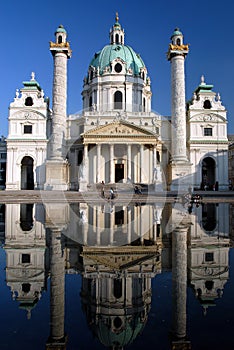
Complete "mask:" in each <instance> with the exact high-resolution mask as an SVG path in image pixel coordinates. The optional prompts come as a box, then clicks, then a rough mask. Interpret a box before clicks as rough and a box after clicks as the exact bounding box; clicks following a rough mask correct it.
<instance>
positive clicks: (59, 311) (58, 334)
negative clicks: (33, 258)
mask: <svg viewBox="0 0 234 350" xmlns="http://www.w3.org/2000/svg"><path fill="white" fill-rule="evenodd" d="M50 232H51V241H50V273H51V276H50V281H51V282H50V336H49V339H48V341H47V344H46V349H66V336H65V334H64V311H65V310H64V292H65V289H64V256H63V252H62V248H61V230H60V229H59V228H57V227H56V228H51V229H50Z"/></svg>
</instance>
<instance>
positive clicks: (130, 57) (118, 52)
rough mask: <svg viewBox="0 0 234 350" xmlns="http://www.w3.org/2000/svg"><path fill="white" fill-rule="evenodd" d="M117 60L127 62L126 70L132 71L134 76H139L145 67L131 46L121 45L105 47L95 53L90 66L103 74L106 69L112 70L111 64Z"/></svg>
mask: <svg viewBox="0 0 234 350" xmlns="http://www.w3.org/2000/svg"><path fill="white" fill-rule="evenodd" d="M115 59H120V60H121V61H123V62H126V70H127V71H128V70H129V69H131V70H132V74H133V75H138V74H139V73H140V69H141V68H144V67H145V64H144V62H143V61H142V59H141V57H140V56H139V55H138V54H136V53H135V51H134V50H133V49H132V48H131V47H130V46H127V45H121V44H112V45H106V46H104V48H103V49H102V50H101V51H99V52H97V53H95V55H94V57H93V59H92V61H91V63H90V66H92V67H95V68H96V69H97V68H99V73H100V74H102V73H103V71H104V69H105V68H106V67H110V68H111V62H112V61H114V60H115Z"/></svg>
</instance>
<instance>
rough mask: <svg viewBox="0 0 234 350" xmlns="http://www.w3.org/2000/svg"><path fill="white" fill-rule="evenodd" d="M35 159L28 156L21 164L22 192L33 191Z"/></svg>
mask: <svg viewBox="0 0 234 350" xmlns="http://www.w3.org/2000/svg"><path fill="white" fill-rule="evenodd" d="M33 189H34V179H33V159H32V157H29V156H26V157H24V158H23V159H22V162H21V190H33Z"/></svg>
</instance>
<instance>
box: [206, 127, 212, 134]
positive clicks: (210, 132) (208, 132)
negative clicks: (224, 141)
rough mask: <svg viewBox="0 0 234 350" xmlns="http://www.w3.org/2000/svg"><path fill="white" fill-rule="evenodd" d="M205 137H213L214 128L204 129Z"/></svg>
mask: <svg viewBox="0 0 234 350" xmlns="http://www.w3.org/2000/svg"><path fill="white" fill-rule="evenodd" d="M204 136H212V128H204Z"/></svg>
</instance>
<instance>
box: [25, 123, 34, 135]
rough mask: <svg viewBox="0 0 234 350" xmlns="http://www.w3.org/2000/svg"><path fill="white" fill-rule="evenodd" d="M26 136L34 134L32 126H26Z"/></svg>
mask: <svg viewBox="0 0 234 350" xmlns="http://www.w3.org/2000/svg"><path fill="white" fill-rule="evenodd" d="M24 134H32V125H24Z"/></svg>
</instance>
